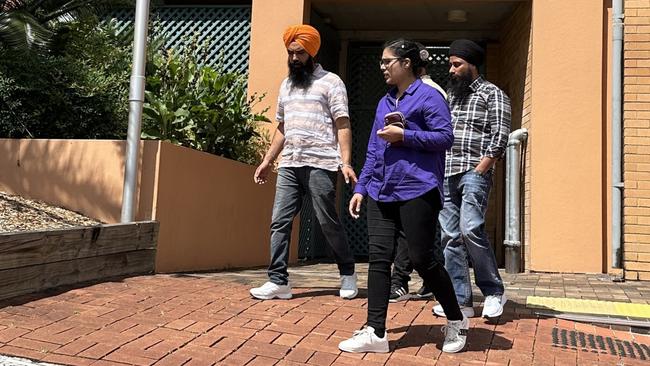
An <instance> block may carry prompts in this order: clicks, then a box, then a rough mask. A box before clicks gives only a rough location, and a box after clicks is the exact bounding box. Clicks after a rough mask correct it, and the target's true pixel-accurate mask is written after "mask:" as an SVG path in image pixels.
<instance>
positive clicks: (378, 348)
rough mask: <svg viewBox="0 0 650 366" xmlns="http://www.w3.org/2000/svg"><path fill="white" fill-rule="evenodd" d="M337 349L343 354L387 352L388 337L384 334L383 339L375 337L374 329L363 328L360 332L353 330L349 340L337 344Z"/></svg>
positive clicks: (369, 327)
mask: <svg viewBox="0 0 650 366" xmlns="http://www.w3.org/2000/svg"><path fill="white" fill-rule="evenodd" d="M339 349H340V350H341V351H344V352H378V353H387V352H388V336H387V335H386V333H384V337H383V338H379V337H377V335H376V334H375V328H373V327H371V326H365V327H363V329H361V330H355V331H354V335H353V336H352V338H350V339H346V340H345V341H342V342H341V343H339Z"/></svg>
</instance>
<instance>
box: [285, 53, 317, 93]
mask: <svg viewBox="0 0 650 366" xmlns="http://www.w3.org/2000/svg"><path fill="white" fill-rule="evenodd" d="M313 73H314V59H313V58H311V57H310V58H309V59H308V60H307V62H306V63H305V64H304V65H303V64H302V63H301V62H300V61H294V62H291V61H289V80H290V81H291V86H292V87H297V88H300V89H307V88H309V87H310V86H311V82H312V79H313V78H312V75H313Z"/></svg>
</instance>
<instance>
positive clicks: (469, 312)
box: [433, 304, 474, 318]
mask: <svg viewBox="0 0 650 366" xmlns="http://www.w3.org/2000/svg"><path fill="white" fill-rule="evenodd" d="M460 312H461V313H463V315H465V316H466V317H468V318H473V317H474V308H473V307H471V306H461V307H460ZM433 313H434V314H435V315H437V316H442V317H444V316H445V311H444V310H443V309H442V305H440V304H438V305H436V306H434V307H433Z"/></svg>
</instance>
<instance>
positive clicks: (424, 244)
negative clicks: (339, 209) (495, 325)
mask: <svg viewBox="0 0 650 366" xmlns="http://www.w3.org/2000/svg"><path fill="white" fill-rule="evenodd" d="M428 58H429V55H428V52H427V51H426V49H423V48H420V47H418V45H417V44H416V43H415V42H412V41H408V40H404V39H398V40H394V41H390V42H387V43H386V44H385V45H384V51H383V54H382V58H381V61H380V63H379V66H380V69H381V71H382V73H383V74H384V78H385V79H386V83H387V84H388V85H390V86H392V88H391V89H390V91H389V92H388V94H386V95H385V96H384V97H383V98H382V99H381V100H380V101H379V105H378V106H377V111H376V114H375V121H374V124H373V127H372V131H371V134H370V140H369V141H368V152H367V154H366V162H365V164H364V166H363V170H362V171H361V175H360V176H359V181H358V183H357V185H356V187H355V193H354V196H352V199H351V200H350V206H349V210H350V215H352V216H353V217H354V218H358V217H359V212H360V209H361V203H362V201H363V199H364V197H366V196H367V197H368V202H367V205H368V207H367V215H368V217H367V218H368V237H369V268H368V320H367V323H366V326H365V327H364V328H363V329H362V330H359V331H356V332H355V333H354V335H353V337H352V338H350V339H348V340H345V341H343V342H341V343H340V344H339V348H340V349H341V350H342V351H346V352H388V351H389V347H388V337H387V336H386V312H387V310H388V297H389V294H390V267H391V264H392V261H393V257H394V252H395V247H396V244H397V243H396V238H397V235H398V233H399V231H400V230H403V231H404V233H405V235H406V240H407V242H408V249H409V257H410V259H411V262H412V263H413V267H414V268H415V269H416V270H417V272H418V274H419V275H420V277H422V278H423V279H424V283H425V285H426V286H427V287H429V288H430V289H432V290H433V292H434V294H435V296H436V299H437V300H438V301H439V302H440V304H441V305H442V307H443V309H444V311H445V314H446V315H447V326H446V327H443V331H444V332H445V341H444V345H443V348H442V349H443V351H444V352H458V351H460V350H462V349H463V347H464V346H465V340H466V332H467V329H468V328H469V320H468V319H467V318H466V317H464V316H463V314H462V313H461V311H460V308H459V306H458V302H457V301H456V295H455V293H454V288H453V286H452V283H451V280H450V278H449V275H448V274H447V271H446V270H445V267H444V263H441V262H440V260H439V259H438V256H435V255H434V245H436V244H435V237H436V235H437V234H436V222H437V220H438V212H440V209H441V208H442V202H443V201H444V200H443V196H442V194H443V192H442V186H443V177H444V167H445V151H446V150H447V149H449V148H450V147H451V145H452V142H453V139H454V134H453V130H452V126H451V116H450V114H449V107H448V105H447V102H446V101H445V99H444V97H443V96H442V95H441V94H440V92H439V91H437V90H436V89H434V88H433V87H431V86H429V85H427V84H424V83H422V81H421V80H420V79H419V77H418V75H419V74H418V72H417V71H418V69H419V68H421V67H424V66H426V63H427V61H428ZM396 112H399V113H396ZM402 118H403V120H401V121H400V119H402Z"/></svg>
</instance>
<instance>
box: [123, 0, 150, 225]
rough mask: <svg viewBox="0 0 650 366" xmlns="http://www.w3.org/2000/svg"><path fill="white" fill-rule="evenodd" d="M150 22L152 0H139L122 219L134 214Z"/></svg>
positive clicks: (136, 16) (136, 17) (127, 218)
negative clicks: (150, 0)
mask: <svg viewBox="0 0 650 366" xmlns="http://www.w3.org/2000/svg"><path fill="white" fill-rule="evenodd" d="M148 25H149V0H137V2H136V5H135V30H134V32H133V33H134V37H133V38H134V39H133V68H132V72H131V85H130V88H129V129H128V132H127V144H126V159H125V161H126V164H125V168H124V191H123V194H122V218H121V220H120V221H121V222H123V223H126V222H132V221H133V218H134V217H135V192H136V183H137V180H138V176H137V173H138V153H139V148H140V130H141V123H142V104H143V103H144V88H145V76H144V69H145V62H146V48H147V28H148Z"/></svg>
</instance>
